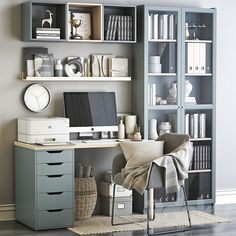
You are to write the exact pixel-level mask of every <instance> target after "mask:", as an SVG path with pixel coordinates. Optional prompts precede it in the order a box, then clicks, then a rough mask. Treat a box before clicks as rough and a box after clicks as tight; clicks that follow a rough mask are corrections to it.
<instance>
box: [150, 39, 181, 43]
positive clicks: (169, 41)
mask: <svg viewBox="0 0 236 236" xmlns="http://www.w3.org/2000/svg"><path fill="white" fill-rule="evenodd" d="M148 42H154V43H155V42H156V43H174V42H177V40H176V39H149V40H148Z"/></svg>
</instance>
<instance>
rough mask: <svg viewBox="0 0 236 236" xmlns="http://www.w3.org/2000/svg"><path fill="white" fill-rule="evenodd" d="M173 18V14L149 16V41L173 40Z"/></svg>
mask: <svg viewBox="0 0 236 236" xmlns="http://www.w3.org/2000/svg"><path fill="white" fill-rule="evenodd" d="M175 32H176V25H175V16H174V15H173V14H170V15H168V14H149V15H148V37H149V39H175V38H176V35H175Z"/></svg>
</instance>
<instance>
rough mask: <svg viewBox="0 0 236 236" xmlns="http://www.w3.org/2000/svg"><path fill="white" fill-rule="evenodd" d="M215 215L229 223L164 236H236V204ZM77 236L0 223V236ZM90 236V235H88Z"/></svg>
mask: <svg viewBox="0 0 236 236" xmlns="http://www.w3.org/2000/svg"><path fill="white" fill-rule="evenodd" d="M215 214H216V215H218V216H222V217H225V218H228V219H230V220H232V222H231V223H222V224H217V225H213V226H209V227H206V228H198V229H194V230H192V231H191V232H184V233H175V234H166V235H175V236H190V235H194V236H195V235H202V236H236V204H234V205H222V206H216V212H215ZM15 235H17V236H18V235H19V236H33V235H34V236H35V235H36V236H37V235H40V236H76V235H77V236H78V234H75V233H73V232H71V231H69V230H66V229H60V230H44V231H38V232H34V231H33V230H31V229H29V228H27V227H25V226H23V225H22V224H20V223H17V222H15V221H9V222H0V236H15ZM133 235H135V236H136V235H137V236H146V235H147V234H146V232H145V231H135V232H122V233H108V234H102V235H101V236H133ZM90 236H91V235H90Z"/></svg>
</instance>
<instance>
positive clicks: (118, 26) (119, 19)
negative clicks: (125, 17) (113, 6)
mask: <svg viewBox="0 0 236 236" xmlns="http://www.w3.org/2000/svg"><path fill="white" fill-rule="evenodd" d="M117 40H118V41H121V16H118V22H117Z"/></svg>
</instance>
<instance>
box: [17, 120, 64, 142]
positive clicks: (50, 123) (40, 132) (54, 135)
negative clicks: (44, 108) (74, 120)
mask: <svg viewBox="0 0 236 236" xmlns="http://www.w3.org/2000/svg"><path fill="white" fill-rule="evenodd" d="M17 130H18V141H20V142H25V143H53V142H69V119H68V118H61V117H52V118H48V117H26V118H19V119H17Z"/></svg>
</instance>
